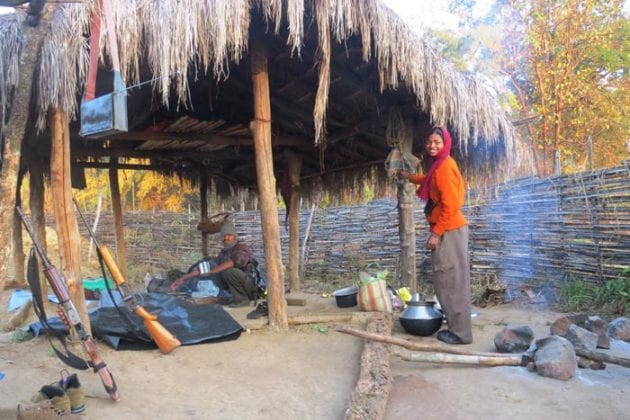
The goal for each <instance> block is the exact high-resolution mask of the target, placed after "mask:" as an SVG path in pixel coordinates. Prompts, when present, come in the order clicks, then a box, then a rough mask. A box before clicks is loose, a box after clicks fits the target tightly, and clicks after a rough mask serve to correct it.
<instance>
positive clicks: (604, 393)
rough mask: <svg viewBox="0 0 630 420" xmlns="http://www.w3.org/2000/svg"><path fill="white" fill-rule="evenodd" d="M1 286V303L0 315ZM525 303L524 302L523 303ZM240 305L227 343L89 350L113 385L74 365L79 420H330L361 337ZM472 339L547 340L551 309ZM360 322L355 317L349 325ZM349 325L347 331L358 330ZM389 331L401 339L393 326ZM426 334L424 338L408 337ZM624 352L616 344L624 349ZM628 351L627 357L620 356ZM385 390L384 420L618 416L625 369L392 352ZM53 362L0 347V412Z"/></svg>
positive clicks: (489, 324)
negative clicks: (426, 358)
mask: <svg viewBox="0 0 630 420" xmlns="http://www.w3.org/2000/svg"><path fill="white" fill-rule="evenodd" d="M303 296H305V297H306V298H307V299H308V304H307V306H305V307H289V314H290V315H292V314H298V313H330V312H335V313H338V312H351V309H352V308H350V309H338V308H336V307H335V304H334V300H333V299H332V298H322V297H320V296H317V295H303ZM6 302H7V298H6V292H5V294H4V295H3V296H2V299H0V304H1V305H2V312H0V315H4V312H5V311H6ZM530 309H531V308H530ZM249 310H250V308H236V309H230V310H229V312H230V313H231V314H232V315H233V316H234V318H235V319H236V320H237V321H239V322H240V323H241V325H243V326H244V327H246V328H249V329H250V330H249V332H244V333H243V334H242V335H241V337H240V338H238V339H237V340H235V341H229V342H222V343H206V344H199V345H193V346H183V347H180V348H178V349H176V350H175V351H173V352H172V353H171V354H169V355H161V354H160V353H159V351H157V350H151V351H118V352H116V351H113V350H111V349H109V348H108V347H106V346H105V345H104V344H101V345H100V347H99V349H100V350H101V352H102V356H103V358H104V360H105V361H106V362H107V363H108V364H109V366H110V368H111V370H112V372H113V373H114V375H115V377H116V380H117V382H118V384H119V387H120V390H121V394H122V399H121V401H119V402H117V403H114V402H111V401H110V400H109V399H108V397H107V395H106V394H105V392H104V390H103V387H102V385H101V383H100V381H99V380H98V377H97V375H94V374H92V373H91V372H79V378H80V380H81V382H82V383H83V385H84V387H85V390H86V393H87V394H88V398H87V400H86V404H87V412H86V413H85V414H84V415H83V416H82V417H83V418H85V419H113V418H124V419H147V418H152V419H207V418H213V419H236V418H247V419H278V418H291V419H294V418H295V419H341V418H343V416H344V413H345V410H346V408H347V404H348V401H349V398H350V394H351V392H352V390H353V389H354V386H355V384H356V380H357V377H358V374H359V361H360V356H361V352H362V350H363V342H362V340H361V339H358V338H355V337H352V336H348V335H345V334H340V333H336V332H333V331H332V329H330V328H327V327H329V326H330V325H325V324H313V325H303V326H298V327H292V328H291V329H290V331H289V332H287V333H276V332H273V331H270V330H268V329H258V328H260V326H261V324H262V323H261V322H251V321H247V320H246V318H245V314H246V313H247V311H249ZM476 311H478V312H479V313H480V316H479V317H477V318H475V319H474V328H475V330H474V334H475V343H474V344H473V345H471V346H469V348H471V349H474V350H483V351H492V350H494V349H493V344H492V343H493V341H492V340H493V337H494V335H495V334H496V332H498V331H499V330H500V329H501V328H503V326H504V325H505V324H506V323H525V324H527V325H530V326H531V327H532V328H533V329H534V331H535V332H536V334H537V336H542V335H546V334H547V332H548V328H549V327H548V323H549V322H550V321H553V320H554V319H556V318H557V317H558V315H557V314H554V313H551V312H544V311H537V312H534V311H532V310H528V309H523V308H519V307H516V306H502V307H495V308H492V309H487V310H478V309H476ZM357 325H359V324H357ZM357 325H355V326H357ZM394 325H395V327H394V334H395V335H400V336H402V337H409V336H406V335H405V334H404V332H403V330H402V328H401V327H400V325H399V323H398V322H397V321H395V322H394ZM413 339H417V340H423V341H424V340H427V341H431V340H434V338H430V337H429V338H415V337H414V338H413ZM624 351H625V350H624ZM626 355H627V354H626ZM391 367H392V374H393V377H394V386H393V389H392V393H391V394H390V399H389V404H388V408H387V418H388V419H414V418H423V419H438V418H440V419H443V418H450V419H479V418H487V419H490V418H497V419H498V418H508V417H509V418H511V419H525V418H527V419H531V418H553V419H574V418H581V419H602V418H606V419H617V418H619V419H621V418H627V413H628V403H627V401H628V397H629V394H630V369H626V368H621V367H618V366H614V365H608V367H607V369H606V370H604V371H584V370H581V371H580V372H579V375H578V377H576V378H574V379H572V380H570V381H567V382H562V381H558V380H554V379H547V378H543V377H540V376H538V375H537V374H535V373H531V372H528V371H527V370H526V369H525V368H520V367H499V368H487V367H462V366H457V367H451V366H449V367H445V366H436V365H429V364H419V363H410V362H404V361H401V360H399V359H397V358H395V357H394V358H392V363H391ZM64 368H65V365H63V364H62V363H61V362H60V361H59V360H58V359H57V358H56V357H55V356H52V355H50V352H49V345H48V341H47V340H46V339H44V338H37V339H34V340H30V341H27V342H23V343H16V344H11V345H8V346H4V347H0V372H2V373H3V374H4V375H5V376H4V378H3V379H1V380H0V419H2V418H15V408H16V406H17V403H18V402H19V401H20V400H23V399H27V398H28V397H29V396H30V395H32V394H33V393H34V392H35V391H36V390H37V389H38V388H39V387H41V386H42V385H44V384H46V383H50V382H53V381H54V380H56V379H57V378H58V377H59V372H60V370H62V369H64Z"/></svg>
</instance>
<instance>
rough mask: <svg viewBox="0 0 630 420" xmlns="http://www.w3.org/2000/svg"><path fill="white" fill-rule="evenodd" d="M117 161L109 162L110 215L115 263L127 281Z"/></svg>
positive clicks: (125, 248) (125, 249) (125, 246)
mask: <svg viewBox="0 0 630 420" xmlns="http://www.w3.org/2000/svg"><path fill="white" fill-rule="evenodd" d="M117 160H118V158H115V159H114V160H113V161H112V162H110V163H111V164H112V166H111V167H110V168H109V189H110V193H111V196H112V213H113V214H114V231H115V232H116V260H117V261H116V262H117V263H118V268H119V269H120V272H121V274H122V275H123V278H125V279H127V245H126V244H125V229H124V227H123V214H122V201H121V199H120V187H119V183H118V169H117V167H116V165H117V164H118V162H117Z"/></svg>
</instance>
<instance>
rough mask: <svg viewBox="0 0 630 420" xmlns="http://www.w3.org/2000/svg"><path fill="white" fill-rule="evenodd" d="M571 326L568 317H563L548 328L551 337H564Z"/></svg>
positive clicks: (571, 323)
mask: <svg viewBox="0 0 630 420" xmlns="http://www.w3.org/2000/svg"><path fill="white" fill-rule="evenodd" d="M571 325H573V321H572V320H571V319H570V318H569V317H567V316H563V317H562V318H558V319H556V320H555V321H554V322H553V324H551V327H549V332H550V333H551V335H559V336H561V337H564V335H565V334H566V333H567V331H568V330H569V327H570V326H571Z"/></svg>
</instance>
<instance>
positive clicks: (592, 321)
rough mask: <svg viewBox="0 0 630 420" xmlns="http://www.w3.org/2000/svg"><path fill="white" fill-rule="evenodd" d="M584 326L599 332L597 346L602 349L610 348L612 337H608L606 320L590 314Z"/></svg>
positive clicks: (593, 331)
mask: <svg viewBox="0 0 630 420" xmlns="http://www.w3.org/2000/svg"><path fill="white" fill-rule="evenodd" d="M584 328H586V329H587V330H589V331H590V332H592V333H594V334H597V347H598V348H600V349H609V348H610V337H608V331H607V325H606V321H604V320H603V319H602V318H600V317H598V316H589V317H588V319H587V320H586V322H585V324H584Z"/></svg>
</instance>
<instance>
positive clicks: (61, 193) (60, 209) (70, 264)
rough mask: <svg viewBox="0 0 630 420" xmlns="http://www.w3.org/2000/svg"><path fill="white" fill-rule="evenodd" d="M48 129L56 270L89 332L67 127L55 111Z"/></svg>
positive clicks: (65, 118) (65, 120) (51, 115)
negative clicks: (55, 242) (55, 239)
mask: <svg viewBox="0 0 630 420" xmlns="http://www.w3.org/2000/svg"><path fill="white" fill-rule="evenodd" d="M49 115H50V121H49V124H48V125H49V127H50V131H51V134H52V140H51V144H52V148H51V152H50V185H51V193H52V197H53V207H54V210H55V221H56V228H57V243H58V244H59V255H60V257H61V267H60V269H59V271H60V272H61V273H62V275H63V277H64V278H65V279H66V284H67V286H68V290H69V291H70V298H71V299H72V302H73V303H74V305H75V306H76V308H77V311H78V312H79V317H80V318H81V322H82V323H83V325H85V327H86V328H87V329H88V331H91V326H90V319H89V317H88V314H87V309H86V306H85V295H84V293H83V283H82V281H81V254H80V249H81V246H80V244H81V236H80V235H79V225H78V224H77V219H76V216H75V214H74V205H73V203H72V183H71V176H70V135H69V132H70V125H69V123H68V117H67V115H66V114H65V113H63V112H62V111H61V110H58V109H51V110H50V112H49Z"/></svg>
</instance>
